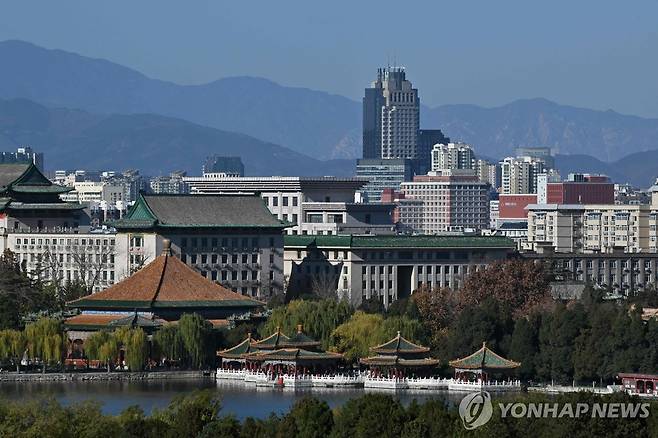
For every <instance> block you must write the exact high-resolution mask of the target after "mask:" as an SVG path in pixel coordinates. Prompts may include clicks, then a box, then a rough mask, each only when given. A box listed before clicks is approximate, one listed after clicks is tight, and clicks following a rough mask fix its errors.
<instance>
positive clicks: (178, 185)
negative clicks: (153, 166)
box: [149, 171, 189, 195]
mask: <svg viewBox="0 0 658 438" xmlns="http://www.w3.org/2000/svg"><path fill="white" fill-rule="evenodd" d="M185 175H186V172H183V171H176V172H172V173H170V174H169V176H156V177H153V178H151V180H150V181H149V187H150V189H151V192H152V193H155V194H158V195H164V194H169V195H179V194H185V193H188V192H189V188H188V187H187V185H186V184H185V182H184V181H183V178H184V177H185Z"/></svg>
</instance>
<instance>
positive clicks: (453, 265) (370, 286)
mask: <svg viewBox="0 0 658 438" xmlns="http://www.w3.org/2000/svg"><path fill="white" fill-rule="evenodd" d="M514 250H515V244H514V242H513V241H511V240H509V239H506V238H501V237H483V236H286V237H285V257H284V258H285V267H284V272H285V276H286V279H287V284H288V292H289V293H291V294H295V293H297V292H305V293H308V292H314V293H318V294H320V295H326V294H331V293H337V294H338V296H339V297H343V298H347V299H349V300H350V302H352V303H353V304H355V305H359V304H360V303H361V302H362V301H363V300H366V299H369V298H371V297H378V298H379V299H380V300H381V302H382V303H383V304H384V305H385V306H389V305H390V304H391V303H392V302H393V301H395V300H397V299H399V298H404V297H408V296H410V295H411V294H412V293H413V291H415V290H416V289H417V288H418V287H420V286H422V285H424V284H425V285H427V286H429V287H432V288H434V287H448V288H452V289H457V288H458V287H459V286H460V285H461V284H462V283H463V281H464V278H465V277H466V276H467V275H468V274H469V273H471V272H474V271H477V270H478V269H482V268H483V267H484V266H486V265H487V264H489V263H492V262H494V261H499V260H505V259H507V258H508V257H509V256H511V255H512V254H513V252H514Z"/></svg>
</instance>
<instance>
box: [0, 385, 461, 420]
mask: <svg viewBox="0 0 658 438" xmlns="http://www.w3.org/2000/svg"><path fill="white" fill-rule="evenodd" d="M196 389H215V390H216V391H217V392H218V393H219V394H221V399H222V413H224V414H233V415H235V416H236V417H237V418H239V419H244V418H246V417H254V418H265V417H267V416H269V415H270V413H272V412H274V413H276V414H283V413H285V412H287V411H288V410H289V409H290V407H291V406H292V404H293V403H294V402H295V401H296V400H298V399H300V398H302V397H305V396H313V397H316V398H319V399H322V400H325V401H326V402H327V403H328V404H329V406H331V407H336V406H340V405H342V404H344V403H345V402H347V401H348V400H350V399H352V398H355V397H359V396H361V395H363V394H365V393H366V392H367V391H368V392H369V391H371V390H364V389H358V388H350V389H345V388H304V389H293V388H290V389H286V388H283V389H282V388H257V387H256V386H254V385H249V384H245V383H242V382H226V381H219V382H215V381H214V380H211V379H208V380H161V381H138V382H120V381H94V382H2V383H0V394H1V396H2V397H4V398H6V399H9V400H15V401H20V400H29V399H35V398H40V397H53V398H55V399H56V400H58V401H59V402H60V403H62V404H64V405H69V404H73V403H77V402H81V401H85V400H97V401H100V402H102V403H103V406H102V409H103V412H105V413H106V414H118V413H119V412H121V411H122V410H124V409H125V408H127V407H128V406H131V405H138V406H140V407H141V408H142V409H143V410H144V412H146V413H147V414H148V413H151V412H152V411H153V409H157V408H164V407H166V406H167V404H169V402H170V401H171V399H172V398H174V397H175V396H177V395H180V394H188V393H190V392H192V391H194V390H196ZM372 391H373V392H374V390H372ZM378 392H384V393H388V394H391V395H394V396H395V397H396V398H397V399H399V400H400V401H401V402H402V403H403V404H405V405H406V404H408V403H411V401H412V400H413V399H416V400H418V401H419V402H423V401H426V400H429V399H440V400H442V401H444V402H446V403H459V401H460V400H461V398H462V397H463V396H464V394H454V393H450V394H449V393H448V392H447V391H431V392H430V391H417V392H410V391H400V392H394V391H378Z"/></svg>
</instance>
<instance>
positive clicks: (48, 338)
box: [25, 318, 64, 373]
mask: <svg viewBox="0 0 658 438" xmlns="http://www.w3.org/2000/svg"><path fill="white" fill-rule="evenodd" d="M25 336H26V339H27V345H28V351H29V353H30V357H31V358H32V359H34V360H36V359H39V360H41V362H42V364H43V372H44V373H45V372H46V366H47V364H49V363H52V362H58V361H61V359H62V354H63V350H64V339H63V336H62V326H61V323H60V322H59V321H58V320H56V319H53V318H40V319H39V320H37V321H36V322H33V323H30V324H28V325H27V326H26V327H25Z"/></svg>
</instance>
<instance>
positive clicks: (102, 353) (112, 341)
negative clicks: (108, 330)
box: [98, 335, 120, 373]
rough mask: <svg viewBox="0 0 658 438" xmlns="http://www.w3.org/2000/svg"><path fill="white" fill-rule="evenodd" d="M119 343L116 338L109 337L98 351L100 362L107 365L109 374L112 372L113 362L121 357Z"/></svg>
mask: <svg viewBox="0 0 658 438" xmlns="http://www.w3.org/2000/svg"><path fill="white" fill-rule="evenodd" d="M119 350H120V347H119V341H118V340H117V338H116V337H115V336H112V335H110V336H108V337H107V339H106V340H105V342H103V344H101V345H100V347H99V349H98V355H99V360H101V361H103V362H106V363H107V372H108V373H109V372H110V366H111V364H112V362H114V361H116V359H117V357H119Z"/></svg>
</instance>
